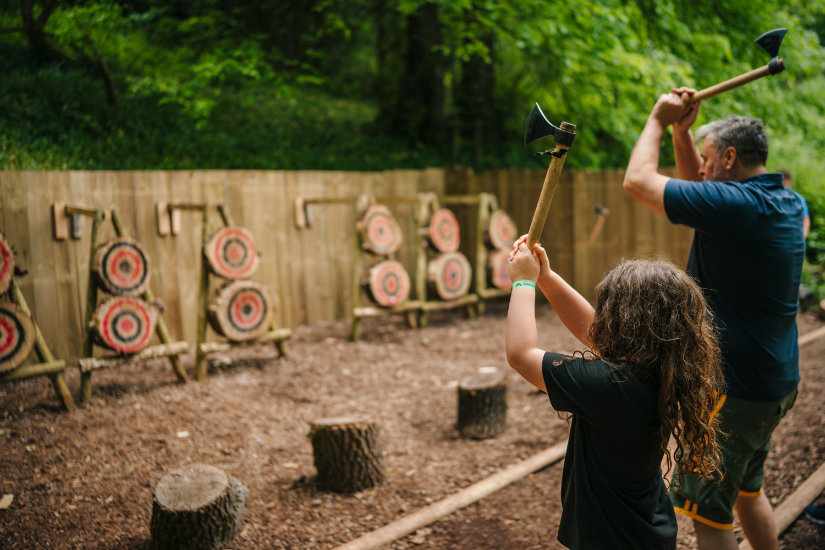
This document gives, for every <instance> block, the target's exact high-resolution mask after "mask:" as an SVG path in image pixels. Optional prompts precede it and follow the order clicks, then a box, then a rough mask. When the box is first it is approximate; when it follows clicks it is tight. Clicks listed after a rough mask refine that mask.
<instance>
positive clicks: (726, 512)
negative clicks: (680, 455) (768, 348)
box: [670, 390, 797, 529]
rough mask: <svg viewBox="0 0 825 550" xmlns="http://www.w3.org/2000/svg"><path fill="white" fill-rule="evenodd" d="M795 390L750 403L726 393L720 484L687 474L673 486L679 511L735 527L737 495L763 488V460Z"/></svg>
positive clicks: (721, 414)
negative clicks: (778, 396) (734, 517)
mask: <svg viewBox="0 0 825 550" xmlns="http://www.w3.org/2000/svg"><path fill="white" fill-rule="evenodd" d="M796 392H797V390H793V391H792V392H791V393H789V394H788V395H786V396H785V397H783V398H782V399H780V400H778V401H748V400H746V399H738V398H736V397H728V396H722V397H723V399H724V401H723V402H722V408H721V409H720V410H719V422H720V426H719V429H720V431H721V433H722V434H724V435H719V437H718V440H719V445H720V448H721V451H722V472H723V473H724V478H723V479H722V481H721V482H720V483H716V482H715V481H709V480H703V479H700V478H697V477H694V476H693V475H685V476H684V478H683V479H682V484H681V485H680V486H678V487H677V486H676V485H675V484H672V485H671V488H670V500H671V502H672V503H673V507H674V508H675V509H676V511H677V512H678V513H680V514H684V515H686V516H689V517H691V518H693V519H694V520H696V521H699V522H701V523H704V524H706V525H710V526H711V527H715V528H717V529H732V528H733V504H734V502H736V499H737V497H739V496H740V495H741V496H745V497H756V496H759V494H760V493H761V492H762V475H763V469H764V466H765V458H766V457H767V456H768V451H769V450H770V449H771V435H772V434H773V431H774V429H775V428H776V426H777V425H778V424H779V421H780V420H782V417H783V416H785V413H787V412H788V411H789V410H790V409H791V407H793V404H794V401H795V400H796Z"/></svg>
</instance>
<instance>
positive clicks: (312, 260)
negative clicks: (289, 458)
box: [0, 169, 691, 361]
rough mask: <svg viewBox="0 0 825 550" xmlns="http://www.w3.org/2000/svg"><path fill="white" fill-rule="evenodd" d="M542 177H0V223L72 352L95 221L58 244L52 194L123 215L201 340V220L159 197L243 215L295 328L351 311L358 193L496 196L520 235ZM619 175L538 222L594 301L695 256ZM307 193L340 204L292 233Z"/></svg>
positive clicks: (441, 173) (280, 310)
mask: <svg viewBox="0 0 825 550" xmlns="http://www.w3.org/2000/svg"><path fill="white" fill-rule="evenodd" d="M543 180H544V172H543V171H515V170H502V171H491V172H485V173H482V174H475V173H473V172H471V171H463V170H444V169H429V170H423V171H405V170H398V171H388V172H380V173H359V172H314V171H299V172H279V171H240V170H237V171H236V170H233V171H222V170H221V171H174V172H158V171H146V172H0V232H2V234H3V235H4V236H5V238H6V240H7V241H8V242H9V243H10V244H11V245H12V247H13V248H14V250H15V261H16V263H17V265H19V266H21V267H23V268H24V269H26V270H27V271H28V274H27V275H25V276H22V277H19V278H18V279H17V280H18V283H19V284H20V286H21V288H22V291H23V294H24V296H25V297H26V299H27V301H28V302H29V305H30V306H31V308H32V312H33V315H34V318H35V320H36V322H37V323H38V325H39V326H40V328H41V330H42V332H43V335H44V337H45V339H46V341H47V342H48V343H49V345H50V347H51V348H52V351H53V352H54V353H55V355H56V356H58V357H60V358H63V359H66V360H67V361H72V360H73V359H76V358H78V357H79V356H80V354H81V349H82V340H83V319H84V311H83V310H84V307H85V306H84V304H85V303H86V291H87V281H88V278H89V275H90V273H89V259H90V253H91V242H90V226H91V223H90V221H89V220H86V221H85V227H83V228H82V229H83V230H82V233H81V235H80V238H77V239H74V238H68V239H66V240H55V239H54V237H53V226H52V225H53V224H52V205H53V204H54V203H55V202H64V203H67V204H70V205H75V206H82V207H86V208H99V209H105V210H111V209H114V210H116V211H117V213H118V214H119V216H120V218H121V219H122V221H123V226H124V228H125V230H126V232H127V233H128V234H130V235H131V236H133V237H135V238H136V239H137V240H139V241H140V242H141V244H142V245H143V247H144V248H145V250H146V252H147V253H148V255H149V257H150V260H151V277H152V279H151V282H150V288H151V289H152V292H153V293H154V295H155V296H157V297H158V298H160V299H161V300H162V301H163V303H164V305H165V312H164V319H165V320H166V323H167V325H168V327H169V332H170V333H171V335H172V338H173V339H175V340H185V341H188V342H192V343H194V342H195V340H196V325H197V318H198V286H199V273H200V267H201V246H202V243H201V235H202V221H201V215H200V213H197V212H193V211H183V212H181V218H182V227H181V231H180V233H179V234H177V235H176V236H172V235H168V236H160V235H159V234H158V225H157V223H158V220H157V208H156V207H157V204H158V202H161V201H181V202H188V203H207V204H209V205H213V206H217V205H218V204H224V205H225V206H226V207H227V210H228V212H229V213H230V214H231V216H232V218H233V219H234V221H235V223H237V224H238V225H241V226H243V227H245V228H247V229H248V230H249V231H250V232H251V233H252V235H253V236H254V238H255V241H256V245H257V247H258V249H259V251H260V254H261V261H260V267H259V269H258V272H257V273H256V274H255V275H254V277H253V279H254V280H255V281H257V282H259V283H261V284H263V285H265V286H266V287H267V288H269V289H270V291H271V293H272V296H273V300H274V302H275V307H276V317H275V322H276V324H277V325H278V326H279V327H296V326H299V325H304V324H311V323H314V322H317V321H321V320H332V319H347V318H349V317H350V315H351V313H352V303H353V301H352V296H351V294H352V288H353V282H354V281H353V277H354V276H357V274H354V273H353V264H354V261H353V260H354V254H355V246H354V239H356V231H355V203H354V198H355V197H356V196H357V195H359V194H370V195H372V196H374V197H375V198H376V199H377V201H378V202H381V199H382V198H387V197H399V196H415V195H416V194H418V193H425V192H434V193H436V194H437V195H438V197H439V198H440V200H441V203H442V206H449V202H448V201H447V200H445V199H449V197H451V196H456V195H468V194H469V195H474V194H478V193H481V192H487V193H492V194H494V195H495V196H496V197H497V199H498V202H499V206H500V207H501V208H502V209H504V210H505V211H506V212H507V213H508V214H509V215H510V216H511V217H512V218H513V220H514V221H515V223H516V225H517V226H518V229H519V231H520V232H526V231H527V228H528V227H529V223H530V219H531V217H532V214H533V209H534V207H535V203H536V200H537V199H538V195H539V192H540V189H541V184H542V182H543ZM621 181H622V173H621V172H618V171H614V172H604V173H588V172H574V171H565V172H563V173H562V178H561V181H560V182H559V187H558V189H557V191H556V195H555V199H554V201H553V205H552V207H551V209H550V214H549V219H548V223H547V225H546V227H545V228H544V232H543V236H542V239H541V241H542V243H543V244H544V245H545V247H546V248H548V250H549V251H550V257H551V262H552V263H553V265H554V268H555V269H557V271H558V272H559V273H561V274H562V275H563V276H564V277H565V278H567V279H568V280H569V281H571V283H572V284H573V285H574V286H575V287H576V288H578V289H580V290H581V291H582V292H583V294H585V296H587V297H590V296H592V289H593V286H594V285H595V283H596V282H597V281H598V280H599V279H600V278H601V276H602V274H603V273H604V271H605V270H606V269H608V268H609V267H611V266H612V265H615V263H616V262H617V261H618V260H619V259H621V258H623V257H631V256H639V255H658V256H662V257H666V258H670V259H672V260H673V261H675V262H676V263H677V264H679V265H683V264H684V262H685V261H686V259H687V254H688V248H689V240H690V236H691V232H690V231H689V230H687V229H686V228H684V227H677V226H672V225H671V224H670V223H669V222H668V221H667V220H665V219H664V218H663V217H662V216H658V215H656V214H654V213H652V212H650V211H648V210H647V209H645V208H643V207H641V206H640V205H638V204H637V203H636V202H634V201H633V200H632V199H630V198H629V197H628V196H627V195H626V193H625V192H624V191H623V190H622V188H621ZM299 197H300V198H304V199H342V200H341V202H339V203H336V202H327V203H323V204H314V205H311V206H309V207H308V208H309V213H310V219H311V225H310V227H308V228H298V227H296V225H295V220H294V209H293V205H294V202H295V199H296V198H299ZM349 199H352V200H349ZM596 205H600V206H603V207H605V208H607V209H609V211H610V215H609V216H608V217H607V219H606V223H605V225H604V229H603V231H602V232H601V233H600V235H599V238H598V239H596V241H595V242H594V243H593V244H592V245H588V242H587V241H588V236H589V235H590V232H591V230H592V228H593V226H594V224H595V223H596V221H597V219H598V215H597V213H596V212H595V206H596ZM388 206H389V207H390V209H391V210H392V211H393V212H394V214H395V216H396V218H397V219H398V221H399V223H400V225H401V229H402V233H403V235H404V245H403V247H402V248H401V250H400V251H399V253H398V255H397V259H398V260H399V261H400V262H401V263H402V264H404V266H405V267H406V268H407V271H408V273H409V274H410V276H411V277H415V272H416V270H415V265H416V264H415V259H416V252H417V247H418V246H419V242H420V238H419V237H418V236H417V235H416V228H417V225H416V222H415V220H414V212H415V208H416V206H415V205H414V204H412V203H404V202H396V203H388ZM453 210H454V212H455V213H456V215H457V217H458V219H459V222H460V225H461V231H462V252H464V253H465V254H466V255H467V257H468V258H469V259H470V261H471V263H473V262H474V260H475V250H474V248H473V246H474V245H473V243H474V242H475V236H474V235H475V233H474V232H475V231H476V227H475V225H476V224H475V220H476V217H477V216H476V212H475V211H474V210H473V208H472V207H468V206H462V205H456V206H455V207H453ZM220 223H221V222H220V217H219V215H218V213H217V211H216V210H215V209H211V214H210V225H211V226H214V229H217V228H218V227H220ZM103 227H104V230H103V233H102V235H101V237H102V238H103V239H104V240H105V239H107V238H110V237H113V236H114V228H113V227H112V224H111V223H110V222H108V221H107V222H106V223H105V224H104V226H103ZM414 284H415V281H413V285H414Z"/></svg>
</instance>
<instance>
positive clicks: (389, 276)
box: [368, 260, 410, 307]
mask: <svg viewBox="0 0 825 550" xmlns="http://www.w3.org/2000/svg"><path fill="white" fill-rule="evenodd" d="M368 288H369V291H370V296H371V297H372V299H373V300H375V302H376V303H377V304H378V305H380V306H384V307H393V306H397V305H399V304H402V303H404V302H406V301H407V298H408V297H409V295H410V276H409V275H408V274H407V271H406V270H405V269H404V266H403V265H401V264H400V263H398V262H396V261H394V260H386V261H383V262H380V263H378V264H376V265H374V266H373V267H372V268H370V271H369V279H368Z"/></svg>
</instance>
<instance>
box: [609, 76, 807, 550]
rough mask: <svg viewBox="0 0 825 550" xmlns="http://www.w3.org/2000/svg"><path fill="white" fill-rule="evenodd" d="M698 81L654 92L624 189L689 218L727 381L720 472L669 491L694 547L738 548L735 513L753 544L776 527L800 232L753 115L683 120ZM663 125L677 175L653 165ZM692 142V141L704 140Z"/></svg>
mask: <svg viewBox="0 0 825 550" xmlns="http://www.w3.org/2000/svg"><path fill="white" fill-rule="evenodd" d="M693 93H695V90H692V89H689V88H679V89H674V90H672V91H671V92H670V93H668V94H663V95H662V96H660V97H659V99H658V101H657V102H656V104H655V106H654V107H653V109H652V111H651V113H650V115H649V116H648V119H647V123H646V124H645V127H644V129H643V130H642V133H641V135H640V136H639V139H638V140H637V142H636V145H635V147H634V148H633V151H632V153H631V155H630V160H629V162H628V166H627V170H626V172H625V179H624V184H623V186H624V189H625V191H627V193H628V194H629V195H630V196H631V197H633V198H634V199H635V200H637V201H638V202H640V203H641V204H643V205H645V206H647V207H648V208H650V209H651V210H653V211H655V212H657V213H659V214H662V215H664V216H667V218H668V219H669V220H670V221H671V222H672V223H678V224H682V225H686V226H688V227H692V228H693V229H694V238H693V244H692V246H691V251H690V257H689V259H688V265H687V272H688V273H689V274H691V275H692V276H693V277H695V278H696V281H697V283H698V284H699V286H700V287H702V289H703V290H704V293H705V297H706V299H707V300H708V305H709V307H710V308H711V309H712V310H713V313H714V315H715V316H716V319H717V320H718V323H719V328H720V342H721V351H722V362H723V363H722V364H723V370H724V373H725V382H726V384H727V392H726V394H725V395H724V396H723V397H722V406H721V409H720V411H719V416H720V419H721V424H720V432H721V433H725V434H727V435H726V436H725V437H724V438H722V439H720V441H719V444H720V447H721V449H722V466H721V469H722V472H723V474H724V476H723V478H722V479H721V481H718V482H708V481H707V480H705V479H701V478H700V477H698V476H692V475H690V474H688V475H686V476H685V477H684V479H683V480H682V481H681V482H677V481H676V480H674V483H673V484H672V487H671V494H670V497H671V502H673V505H674V507H675V509H676V511H677V512H678V513H680V514H683V515H686V516H688V517H690V518H692V519H693V526H694V531H695V533H696V539H697V543H698V545H699V548H700V550H737V549H738V547H739V545H738V543H737V540H736V535H735V534H734V532H733V519H734V518H733V513H734V509H735V510H736V515H737V516H738V518H739V522H740V524H741V525H742V529H743V531H744V533H745V537H747V539H748V541H749V542H750V544H751V546H752V547H753V548H754V549H755V550H774V549H776V548H778V546H779V540H778V539H779V537H778V533H777V530H776V525H775V523H774V518H773V509H772V507H771V504H770V501H769V500H768V498H767V496H766V495H765V492H764V486H763V485H764V484H763V474H764V465H765V460H766V458H767V456H768V452H769V451H770V448H771V435H772V434H773V432H774V430H775V429H776V426H778V425H779V422H780V421H781V420H782V418H783V417H784V416H785V414H786V413H787V411H789V410H790V409H791V407H793V404H794V401H795V399H796V394H797V386H798V384H799V348H798V345H797V339H798V335H797V326H796V315H797V311H798V305H799V298H798V295H799V285H800V281H801V277H802V261H803V256H804V254H805V240H804V238H803V236H802V220H803V211H802V203H801V202H800V201H799V199H798V198H797V196H796V195H795V194H794V193H793V192H792V191H791V190H789V189H786V188H785V187H784V186H783V185H782V175H781V174H778V173H769V172H768V171H767V170H766V169H765V164H766V162H767V158H768V135H767V133H766V132H765V129H764V125H763V122H762V121H761V120H760V119H757V118H752V117H744V116H733V115H732V116H729V117H727V118H725V119H722V120H717V121H714V122H711V123H709V124H706V125H704V126H702V127H701V128H699V129H698V130H697V132H696V139H695V140H694V137H693V134H692V132H691V127H692V126H693V123H694V122H695V121H696V117H697V114H698V113H699V105H700V103H701V102H697V103H693V104H691V103H690V98H691V95H692V94H693ZM668 127H671V128H672V131H673V148H674V152H675V157H676V168H677V170H678V173H679V178H669V177H668V176H665V175H664V174H662V173H660V171H659V150H660V147H661V143H662V139H663V138H664V135H665V133H666V130H667V128H668ZM696 144H701V151H700V150H698V149H697V146H696Z"/></svg>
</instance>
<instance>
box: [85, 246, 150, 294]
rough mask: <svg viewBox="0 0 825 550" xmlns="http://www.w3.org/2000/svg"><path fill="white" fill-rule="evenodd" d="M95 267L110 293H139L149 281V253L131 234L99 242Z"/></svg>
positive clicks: (103, 284)
mask: <svg viewBox="0 0 825 550" xmlns="http://www.w3.org/2000/svg"><path fill="white" fill-rule="evenodd" d="M92 270H93V271H94V272H95V275H96V276H97V278H98V280H99V281H100V284H101V286H102V287H103V289H104V290H106V292H108V293H110V294H115V295H118V296H138V295H140V294H142V293H143V292H145V291H146V288H147V287H148V285H149V278H150V275H149V274H150V271H149V257H148V256H147V255H146V253H145V252H144V250H143V247H142V246H141V245H140V243H139V242H137V241H136V240H134V239H131V238H129V237H116V238H114V239H110V240H108V241H106V242H105V243H103V244H102V245H100V246H99V247H98V248H97V250H96V251H95V255H94V258H93V259H92Z"/></svg>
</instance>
